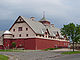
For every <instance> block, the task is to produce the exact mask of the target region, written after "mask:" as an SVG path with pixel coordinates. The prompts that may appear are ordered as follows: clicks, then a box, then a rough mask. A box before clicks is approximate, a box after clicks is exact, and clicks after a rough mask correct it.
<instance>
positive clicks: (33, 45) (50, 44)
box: [4, 38, 69, 50]
mask: <svg viewBox="0 0 80 60" xmlns="http://www.w3.org/2000/svg"><path fill="white" fill-rule="evenodd" d="M12 42H16V48H24V49H31V50H40V49H47V48H55V47H68V43H69V42H65V41H57V40H48V39H41V38H27V39H4V47H6V48H7V49H11V48H12V47H11V46H12ZM64 43H65V45H64Z"/></svg>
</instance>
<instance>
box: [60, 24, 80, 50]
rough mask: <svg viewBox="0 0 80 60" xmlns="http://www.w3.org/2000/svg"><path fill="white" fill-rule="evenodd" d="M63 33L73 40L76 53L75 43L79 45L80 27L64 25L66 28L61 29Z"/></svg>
mask: <svg viewBox="0 0 80 60" xmlns="http://www.w3.org/2000/svg"><path fill="white" fill-rule="evenodd" d="M61 33H62V34H63V35H66V36H67V37H68V38H69V39H70V40H72V42H73V51H74V43H78V42H79V41H80V25H78V24H77V25H75V24H74V23H69V24H68V25H64V27H63V28H61Z"/></svg>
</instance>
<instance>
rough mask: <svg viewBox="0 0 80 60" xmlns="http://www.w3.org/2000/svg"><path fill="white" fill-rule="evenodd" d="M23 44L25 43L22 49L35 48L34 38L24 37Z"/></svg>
mask: <svg viewBox="0 0 80 60" xmlns="http://www.w3.org/2000/svg"><path fill="white" fill-rule="evenodd" d="M24 44H25V46H24V49H31V50H36V47H35V46H36V43H35V38H29V39H25V43H24Z"/></svg>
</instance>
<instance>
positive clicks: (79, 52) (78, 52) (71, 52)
mask: <svg viewBox="0 0 80 60" xmlns="http://www.w3.org/2000/svg"><path fill="white" fill-rule="evenodd" d="M61 54H80V51H74V52H73V51H70V52H63V53H61Z"/></svg>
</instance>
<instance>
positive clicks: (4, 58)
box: [0, 55, 8, 60]
mask: <svg viewBox="0 0 80 60" xmlns="http://www.w3.org/2000/svg"><path fill="white" fill-rule="evenodd" d="M0 60H8V57H7V56H4V55H0Z"/></svg>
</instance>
